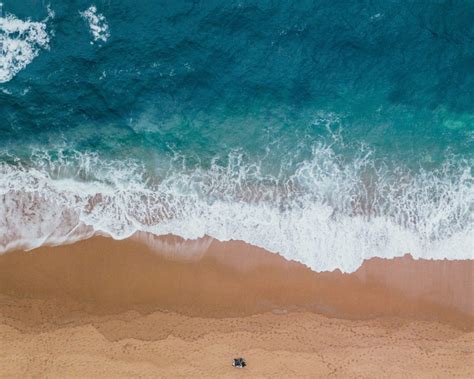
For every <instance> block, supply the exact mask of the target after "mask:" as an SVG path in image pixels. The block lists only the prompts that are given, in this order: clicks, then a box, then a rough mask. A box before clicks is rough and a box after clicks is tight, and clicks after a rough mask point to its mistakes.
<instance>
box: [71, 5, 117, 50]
mask: <svg viewBox="0 0 474 379" xmlns="http://www.w3.org/2000/svg"><path fill="white" fill-rule="evenodd" d="M79 13H80V15H81V16H82V17H83V18H84V19H85V20H86V21H87V23H88V26H89V30H90V32H91V34H92V37H93V38H94V41H95V42H97V41H101V42H107V40H108V39H109V37H110V30H109V24H108V23H107V20H106V18H105V16H104V15H103V14H101V13H97V7H96V6H95V5H91V6H90V7H89V8H87V9H86V10H85V11H83V12H79Z"/></svg>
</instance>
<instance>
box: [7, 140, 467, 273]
mask: <svg viewBox="0 0 474 379" xmlns="http://www.w3.org/2000/svg"><path fill="white" fill-rule="evenodd" d="M10 161H11V159H10ZM31 167H34V168H31ZM0 178H1V179H0V215H2V217H1V218H0V235H1V236H2V239H1V240H0V251H6V250H8V249H11V248H12V247H16V246H21V247H29V248H32V247H36V246H39V245H41V244H45V243H48V244H58V243H64V242H65V241H69V242H71V241H75V240H78V239H81V238H87V237H89V236H91V235H92V234H93V233H97V232H100V233H105V234H108V235H111V236H112V237H114V238H116V239H122V238H126V237H129V236H131V235H132V234H134V233H135V232H137V231H142V232H148V233H152V234H155V235H166V234H175V235H178V236H181V237H183V238H187V239H196V238H200V237H203V236H206V235H207V236H211V237H214V238H216V239H218V240H221V241H226V240H231V239H234V240H243V241H246V242H248V243H251V244H253V245H256V246H260V247H263V248H265V249H267V250H270V251H272V252H277V253H280V254H282V255H283V256H285V257H286V258H288V259H293V260H297V261H299V262H302V263H304V264H306V265H307V266H309V267H310V268H312V269H313V270H316V271H326V270H334V269H337V268H339V269H341V270H342V271H344V272H351V271H354V270H356V269H357V268H358V267H359V266H360V265H361V264H362V262H363V260H364V259H368V258H371V257H385V258H392V257H396V256H402V255H404V254H406V253H411V254H412V255H413V257H414V258H426V259H445V258H446V259H472V258H473V256H472V254H473V252H472V246H473V244H474V228H473V224H474V222H473V218H472V208H471V207H472V204H473V203H474V186H473V178H472V175H471V171H470V168H469V166H467V165H466V164H456V165H451V164H449V162H448V163H447V164H445V165H444V167H443V168H442V169H440V170H437V171H433V172H427V171H422V170H421V171H419V172H417V173H414V172H411V171H409V170H401V169H400V171H399V172H397V171H396V172H394V171H389V170H387V169H380V168H379V169H378V168H377V167H375V165H374V162H373V160H372V159H371V157H370V154H366V155H361V156H360V157H359V158H357V159H354V160H353V161H352V162H348V163H347V162H346V163H344V162H343V160H341V158H340V157H338V156H337V155H336V154H334V153H333V151H332V150H331V149H330V148H328V147H324V146H319V147H317V148H315V149H314V153H313V157H312V158H311V159H309V160H307V161H305V162H302V163H300V164H299V165H298V167H297V169H296V170H295V171H294V174H293V175H292V176H291V177H286V178H280V177H273V176H270V175H263V174H262V172H261V168H260V164H258V163H254V164H245V163H244V160H243V158H242V157H241V156H239V155H237V154H235V155H232V156H231V157H229V160H228V164H227V165H225V166H223V165H222V164H220V165H219V164H217V163H214V164H212V166H211V167H210V168H209V169H206V170H204V169H186V168H185V167H183V166H180V168H179V169H178V168H173V169H171V170H169V172H168V174H167V175H165V177H164V179H161V180H160V181H156V180H151V179H150V176H149V175H148V174H147V173H146V171H145V170H144V168H143V167H142V166H141V165H140V164H139V163H137V162H132V161H120V162H117V161H102V160H101V159H99V156H97V155H95V154H79V153H74V154H72V155H71V154H69V155H62V154H59V156H58V157H55V159H54V160H53V159H51V158H50V156H49V155H47V154H36V155H35V156H34V157H33V159H32V162H31V165H30V167H29V168H27V167H23V166H21V165H20V164H18V163H16V164H6V163H3V164H0ZM78 178H81V180H79V179H78ZM147 178H148V179H147Z"/></svg>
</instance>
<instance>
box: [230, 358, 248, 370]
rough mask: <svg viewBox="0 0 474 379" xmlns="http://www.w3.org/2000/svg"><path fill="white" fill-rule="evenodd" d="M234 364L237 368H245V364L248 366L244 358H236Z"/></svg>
mask: <svg viewBox="0 0 474 379" xmlns="http://www.w3.org/2000/svg"><path fill="white" fill-rule="evenodd" d="M232 366H234V367H237V368H244V367H245V366H247V363H246V362H245V359H244V358H234V362H233V363H232Z"/></svg>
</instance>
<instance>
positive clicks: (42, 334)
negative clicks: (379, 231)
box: [0, 235, 474, 377]
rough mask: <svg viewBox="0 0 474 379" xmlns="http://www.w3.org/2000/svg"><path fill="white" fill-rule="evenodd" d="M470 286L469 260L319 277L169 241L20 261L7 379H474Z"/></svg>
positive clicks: (4, 283)
mask: <svg viewBox="0 0 474 379" xmlns="http://www.w3.org/2000/svg"><path fill="white" fill-rule="evenodd" d="M183 257H184V258H183ZM473 276H474V261H473V260H470V261H424V260H418V261H415V260H413V259H412V258H411V257H410V256H405V257H403V258H397V259H393V260H383V259H372V260H369V261H367V262H365V263H364V265H363V266H362V267H361V268H360V269H359V270H358V271H357V272H355V273H353V274H342V273H340V272H338V271H336V272H331V273H328V272H326V273H315V272H313V271H311V270H309V269H308V268H307V267H305V266H303V265H301V264H299V263H296V262H288V261H286V260H285V259H283V258H282V257H280V256H278V255H276V254H271V253H268V252H266V251H264V250H263V249H259V248H256V247H251V246H248V245H246V244H244V243H242V242H228V243H219V242H216V241H213V240H211V239H202V240H199V241H183V240H181V239H179V238H177V237H172V236H169V237H165V238H159V239H157V238H153V237H152V236H148V235H139V236H136V237H135V238H131V239H128V240H124V241H114V240H112V239H109V238H105V237H94V238H92V239H89V240H86V241H81V242H78V243H75V244H73V245H67V246H58V247H44V248H39V249H36V250H33V251H30V252H22V251H17V252H11V253H7V254H4V255H1V256H0V340H1V341H2V343H1V344H0V376H20V375H22V376H24V375H27V376H132V375H133V376H136V375H142V376H167V377H176V376H212V377H222V376H233V375H237V376H239V375H256V376H286V377H288V376H297V375H301V376H305V375H306V376H311V377H318V376H328V375H335V376H342V377H348V376H363V377H381V376H417V377H418V376H427V377H432V376H436V375H437V376H443V377H445V376H452V375H455V374H457V375H460V376H463V377H469V376H471V377H472V376H473V375H474V366H473V363H472V362H473V361H474V359H473V358H474V333H473V329H474V302H473V300H472V299H473V297H474V296H473V295H474V290H473ZM236 356H244V357H245V358H246V359H247V361H248V363H249V365H248V367H246V368H245V369H243V370H240V371H239V370H237V369H234V368H233V367H232V366H231V364H230V363H231V360H232V358H233V357H236Z"/></svg>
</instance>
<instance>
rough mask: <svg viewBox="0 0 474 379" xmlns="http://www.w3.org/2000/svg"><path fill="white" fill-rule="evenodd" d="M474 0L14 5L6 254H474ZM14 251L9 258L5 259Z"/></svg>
mask: <svg viewBox="0 0 474 379" xmlns="http://www.w3.org/2000/svg"><path fill="white" fill-rule="evenodd" d="M473 19H474V3H473V2H472V1H418V2H416V3H412V2H403V1H387V0H384V1H361V2H351V1H308V2H304V1H298V2H296V1H294V2H291V1H240V2H229V1H205V2H192V1H145V0H139V1H129V0H127V1H125V0H122V1H96V2H91V1H51V2H47V3H46V2H44V1H34V0H28V1H26V0H14V1H13V0H12V1H5V0H4V1H3V5H2V18H1V19H0V20H1V21H0V43H1V45H2V49H1V51H2V55H1V58H0V112H1V117H0V160H1V162H2V163H1V166H0V174H1V175H2V177H1V184H0V195H1V196H2V200H3V201H2V202H1V204H0V234H1V235H3V236H4V237H3V241H1V240H0V248H1V249H0V250H4V251H5V250H8V249H11V248H13V247H16V246H27V247H34V246H38V245H41V244H43V243H65V242H69V241H72V240H76V239H80V238H85V237H87V236H90V235H92V234H93V233H96V232H102V233H107V234H110V235H112V236H114V237H115V238H125V237H127V236H129V235H131V234H132V233H134V232H135V231H139V230H141V231H148V232H151V233H154V234H157V235H159V234H166V233H174V234H178V235H181V236H183V237H187V238H198V237H201V236H203V235H210V236H212V237H215V238H218V239H221V240H228V239H242V240H245V241H247V242H250V243H253V244H256V245H258V246H262V247H265V248H267V249H269V250H271V251H274V252H278V253H281V254H283V255H284V256H286V257H287V258H289V259H296V260H299V261H301V262H303V263H305V264H307V265H308V266H310V267H311V268H313V269H315V270H331V269H334V268H340V269H342V270H344V271H351V270H354V269H356V268H357V267H358V265H360V263H361V262H362V260H363V259H366V258H369V257H372V256H385V257H392V256H399V255H403V254H405V253H407V252H411V253H412V254H413V255H414V256H415V257H417V258H418V257H425V258H436V259H441V258H445V257H447V258H453V259H454V258H472V244H473V243H474V237H473V235H474V232H473V219H472V210H473V208H472V207H473V205H472V204H473V199H474V194H473V180H472V174H471V168H472V165H473V163H474V148H473V142H474V91H473V88H474V23H473V22H472V20H473ZM2 246H3V247H2Z"/></svg>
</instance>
